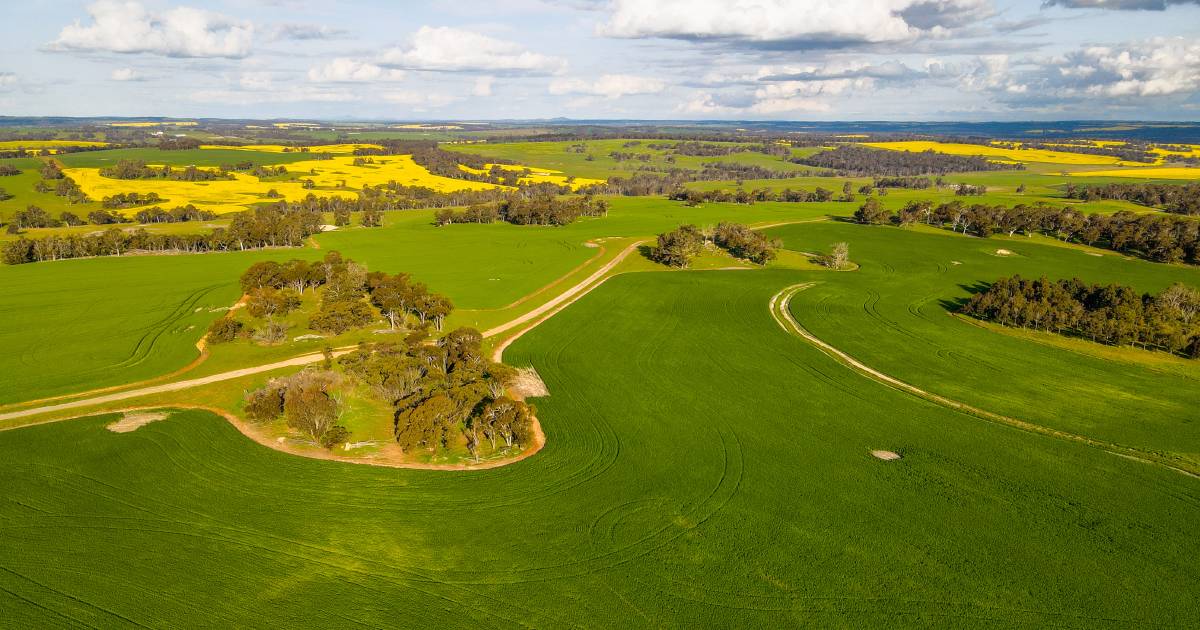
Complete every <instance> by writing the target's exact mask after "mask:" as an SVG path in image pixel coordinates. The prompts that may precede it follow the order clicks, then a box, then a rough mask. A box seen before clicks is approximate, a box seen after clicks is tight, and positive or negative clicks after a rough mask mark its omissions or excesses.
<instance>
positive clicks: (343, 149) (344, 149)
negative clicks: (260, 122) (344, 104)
mask: <svg viewBox="0 0 1200 630" xmlns="http://www.w3.org/2000/svg"><path fill="white" fill-rule="evenodd" d="M200 148H201V149H210V150H219V151H260V152H262V153H300V152H301V151H300V149H299V148H298V147H287V146H283V145H281V144H247V145H242V146H224V145H220V144H202V145H200ZM382 148H383V147H381V146H379V145H378V144H322V145H318V146H312V147H308V152H309V153H332V154H352V153H354V151H355V150H356V149H382Z"/></svg>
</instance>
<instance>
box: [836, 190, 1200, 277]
mask: <svg viewBox="0 0 1200 630" xmlns="http://www.w3.org/2000/svg"><path fill="white" fill-rule="evenodd" d="M854 217H855V220H857V221H858V222H860V223H872V224H881V225H898V226H901V227H903V226H906V225H911V224H914V223H925V224H928V225H935V226H938V227H943V228H949V229H950V230H953V231H958V232H962V233H963V234H973V235H975V236H981V237H985V238H986V237H988V236H991V235H993V234H1007V235H1009V236H1013V235H1015V234H1017V233H1021V234H1025V235H1031V234H1035V233H1036V234H1044V235H1047V236H1052V237H1054V238H1057V239H1060V240H1063V241H1072V242H1076V243H1083V244H1084V245H1091V246H1094V247H1102V248H1105V249H1112V250H1115V251H1119V252H1122V253H1126V254H1130V255H1134V256H1140V257H1143V258H1147V259H1150V260H1153V261H1156V262H1166V263H1178V262H1187V263H1191V264H1200V222H1197V221H1195V220H1193V219H1186V218H1183V217H1173V216H1164V215H1159V214H1138V213H1134V212H1117V213H1115V214H1084V213H1082V212H1079V211H1078V210H1073V209H1070V208H1055V207H1051V206H1046V205H1041V204H1036V205H1032V206H1026V205H1024V204H1022V205H1017V206H1014V207H1011V208H1008V207H1004V206H991V205H986V204H971V205H967V204H964V203H963V202H961V201H952V202H949V203H943V204H940V205H936V206H935V205H934V204H933V202H930V201H910V202H908V203H907V204H906V205H905V206H904V207H903V208H901V209H900V210H899V211H898V212H892V211H891V210H888V209H886V208H883V207H882V205H881V204H880V203H879V200H878V199H875V198H871V199H868V200H867V202H866V203H864V204H863V205H862V206H861V207H860V208H859V210H858V211H857V212H855V213H854Z"/></svg>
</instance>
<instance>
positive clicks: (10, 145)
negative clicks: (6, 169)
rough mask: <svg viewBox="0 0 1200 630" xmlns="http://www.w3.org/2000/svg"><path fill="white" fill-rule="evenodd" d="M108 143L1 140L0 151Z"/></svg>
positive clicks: (93, 145)
mask: <svg viewBox="0 0 1200 630" xmlns="http://www.w3.org/2000/svg"><path fill="white" fill-rule="evenodd" d="M107 145H108V143H107V142H95V141H91V140H0V151H13V150H16V149H29V150H33V149H57V148H60V147H103V146H107Z"/></svg>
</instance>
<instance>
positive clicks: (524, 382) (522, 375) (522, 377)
mask: <svg viewBox="0 0 1200 630" xmlns="http://www.w3.org/2000/svg"><path fill="white" fill-rule="evenodd" d="M508 390H509V393H510V394H512V395H513V396H514V397H515V398H519V399H521V400H525V399H526V398H530V397H536V396H549V395H550V390H549V389H547V388H546V383H545V382H544V381H542V377H541V375H540V374H538V373H537V370H535V369H533V368H531V367H527V368H519V369H517V376H516V377H515V378H513V380H512V383H511V385H510V386H509V388H508Z"/></svg>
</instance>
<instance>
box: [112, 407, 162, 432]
mask: <svg viewBox="0 0 1200 630" xmlns="http://www.w3.org/2000/svg"><path fill="white" fill-rule="evenodd" d="M170 415H171V414H169V413H166V412H164V411H126V412H125V415H124V416H122V417H121V419H120V420H117V421H116V422H113V423H111V424H109V425H108V426H107V427H105V428H106V429H108V430H109V431H112V432H113V433H129V432H130V431H137V430H138V429H140V428H142V427H144V426H146V425H147V424H150V423H151V422H158V421H159V420H166V419H167V418H168V417H170Z"/></svg>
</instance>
